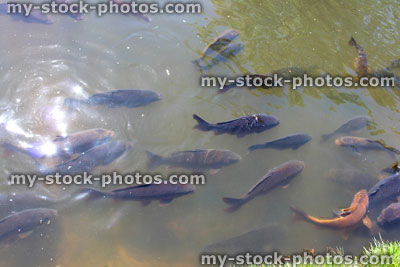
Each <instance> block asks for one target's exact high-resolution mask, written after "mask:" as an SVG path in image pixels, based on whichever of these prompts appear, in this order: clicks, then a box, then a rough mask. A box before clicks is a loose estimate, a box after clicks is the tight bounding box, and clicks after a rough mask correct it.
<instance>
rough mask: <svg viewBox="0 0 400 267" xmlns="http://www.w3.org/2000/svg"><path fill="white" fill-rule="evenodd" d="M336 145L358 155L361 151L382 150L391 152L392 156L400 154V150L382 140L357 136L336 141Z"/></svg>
mask: <svg viewBox="0 0 400 267" xmlns="http://www.w3.org/2000/svg"><path fill="white" fill-rule="evenodd" d="M335 144H336V145H337V146H342V147H348V148H350V149H352V150H353V151H354V152H357V153H359V152H360V151H361V150H377V151H379V150H382V151H387V152H389V153H390V155H391V156H392V153H395V154H400V150H398V149H397V148H394V147H391V146H388V145H386V143H385V142H384V141H382V140H373V139H366V138H361V137H355V136H344V137H341V138H339V139H336V141H335Z"/></svg>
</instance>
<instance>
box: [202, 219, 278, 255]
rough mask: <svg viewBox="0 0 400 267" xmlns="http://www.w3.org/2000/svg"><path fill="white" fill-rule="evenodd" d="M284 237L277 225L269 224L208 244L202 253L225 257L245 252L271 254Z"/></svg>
mask: <svg viewBox="0 0 400 267" xmlns="http://www.w3.org/2000/svg"><path fill="white" fill-rule="evenodd" d="M284 236H285V232H284V231H283V230H282V227H281V226H280V225H279V224H271V225H267V226H264V227H262V228H258V229H254V230H251V231H248V232H246V233H244V234H240V235H238V236H235V237H232V238H229V239H226V240H223V241H219V242H216V243H214V244H210V245H208V246H206V247H205V248H204V249H203V252H204V253H218V254H220V253H221V254H227V255H237V254H242V253H245V252H250V253H253V254H256V253H260V254H261V253H266V252H272V251H273V250H274V249H275V250H276V249H277V243H278V242H279V240H282V239H283V237H284Z"/></svg>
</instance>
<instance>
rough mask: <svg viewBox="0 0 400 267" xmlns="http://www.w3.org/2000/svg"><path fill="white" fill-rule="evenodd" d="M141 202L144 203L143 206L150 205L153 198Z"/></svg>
mask: <svg viewBox="0 0 400 267" xmlns="http://www.w3.org/2000/svg"><path fill="white" fill-rule="evenodd" d="M140 203H141V204H142V207H146V206H148V205H150V203H151V200H144V201H142V202H140Z"/></svg>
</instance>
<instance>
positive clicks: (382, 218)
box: [377, 203, 400, 227]
mask: <svg viewBox="0 0 400 267" xmlns="http://www.w3.org/2000/svg"><path fill="white" fill-rule="evenodd" d="M377 222H378V224H379V225H380V226H382V227H391V226H394V225H396V224H398V223H399V222H400V203H392V204H390V205H389V206H388V207H386V208H385V209H384V210H382V212H381V214H380V215H379V216H378V219H377Z"/></svg>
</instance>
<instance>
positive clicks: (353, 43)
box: [349, 36, 358, 48]
mask: <svg viewBox="0 0 400 267" xmlns="http://www.w3.org/2000/svg"><path fill="white" fill-rule="evenodd" d="M349 45H351V46H354V47H355V48H357V46H358V44H357V42H356V40H355V39H354V38H353V36H351V38H350V41H349Z"/></svg>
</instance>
